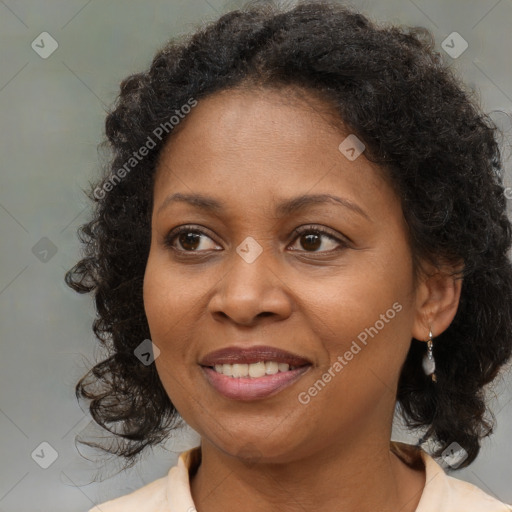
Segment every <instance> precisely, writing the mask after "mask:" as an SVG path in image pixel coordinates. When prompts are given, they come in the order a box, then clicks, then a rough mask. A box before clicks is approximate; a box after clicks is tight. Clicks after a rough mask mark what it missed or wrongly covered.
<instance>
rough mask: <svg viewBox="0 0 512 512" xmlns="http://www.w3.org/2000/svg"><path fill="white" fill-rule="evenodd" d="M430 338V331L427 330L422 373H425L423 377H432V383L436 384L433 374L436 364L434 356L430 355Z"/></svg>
mask: <svg viewBox="0 0 512 512" xmlns="http://www.w3.org/2000/svg"><path fill="white" fill-rule="evenodd" d="M432 337H433V336H432V329H429V332H428V340H427V353H426V354H425V355H424V356H423V371H424V372H425V375H431V376H432V382H437V377H436V374H435V371H436V362H435V360H434V354H433V353H432V345H433V341H432Z"/></svg>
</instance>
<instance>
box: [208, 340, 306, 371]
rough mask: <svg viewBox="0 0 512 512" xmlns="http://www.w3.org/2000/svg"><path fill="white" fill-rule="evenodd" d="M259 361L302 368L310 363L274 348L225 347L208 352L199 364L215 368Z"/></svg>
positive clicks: (295, 355)
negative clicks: (218, 365) (222, 365)
mask: <svg viewBox="0 0 512 512" xmlns="http://www.w3.org/2000/svg"><path fill="white" fill-rule="evenodd" d="M260 361H276V362H278V363H288V364H289V365H290V366H304V365H308V364H311V361H309V360H308V359H305V358H304V357H301V356H299V355H297V354H293V353H292V352H287V351H286V350H281V349H279V348H275V347H268V346H263V345H260V346H254V347H235V346H231V347H226V348H221V349H219V350H215V351H213V352H210V353H208V354H206V356H204V357H203V358H202V359H201V361H200V362H199V364H200V365H201V366H215V365H216V364H251V363H259V362H260Z"/></svg>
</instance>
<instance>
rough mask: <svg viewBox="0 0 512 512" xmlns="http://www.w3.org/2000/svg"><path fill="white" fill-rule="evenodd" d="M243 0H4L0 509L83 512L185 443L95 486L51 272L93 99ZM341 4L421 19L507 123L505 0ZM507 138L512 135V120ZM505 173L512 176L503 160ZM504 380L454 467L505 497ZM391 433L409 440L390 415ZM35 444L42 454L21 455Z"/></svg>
mask: <svg viewBox="0 0 512 512" xmlns="http://www.w3.org/2000/svg"><path fill="white" fill-rule="evenodd" d="M291 3H292V2H290V4H291ZM240 5H242V2H234V1H231V2H228V3H226V2H223V1H222V0H165V1H164V0H146V1H134V0H129V1H128V0H124V1H121V0H103V1H101V0H89V1H87V0H72V1H71V0H67V1H64V0H45V1H44V2H43V1H40V0H0V58H1V64H2V65H1V68H0V69H1V75H0V109H1V116H0V123H1V126H2V128H1V133H2V136H1V138H0V147H1V174H0V229H1V235H2V238H1V239H2V243H1V249H0V254H1V270H0V314H1V335H2V345H1V354H2V357H1V358H0V368H1V370H0V372H1V373H0V376H1V377H0V378H1V383H0V432H1V438H0V461H1V465H2V466H1V470H0V512H18V511H48V510H53V511H54V512H59V511H66V512H73V511H76V512H79V511H86V510H88V509H89V508H91V507H92V506H93V504H95V503H99V502H102V501H105V500H106V499H111V498H114V497H116V496H119V495H122V494H126V493H127V492H129V491H131V490H134V489H136V488H138V487H140V486H142V485H144V484H145V483H148V482H150V481H152V480H154V479H155V478H157V477H160V476H163V475H164V474H165V473H166V471H167V470H168V468H169V467H170V466H171V465H172V464H174V462H175V460H176V456H177V453H179V452H180V451H181V450H183V449H186V448H188V447H190V446H192V445H194V444H195V443H196V442H197V436H196V435H195V433H193V432H191V431H186V432H185V433H184V435H183V436H182V435H178V436H177V437H176V438H175V439H170V440H169V442H168V443H167V444H166V446H165V447H162V449H156V450H154V452H153V453H149V454H148V456H147V457H146V459H145V461H144V462H143V463H141V464H139V465H138V466H136V467H135V468H134V469H133V470H131V471H129V472H128V473H127V474H120V475H117V476H113V477H112V478H110V479H107V480H104V481H103V482H100V481H98V482H94V483H91V480H92V479H93V478H94V477H95V476H97V477H98V478H99V479H101V478H105V477H106V476H108V475H112V474H114V473H115V472H116V470H117V469H118V466H116V463H115V461H112V462H110V463H108V464H106V463H105V461H102V462H101V467H100V469H101V474H96V472H95V469H98V466H96V465H95V463H94V459H93V462H87V461H86V460H85V459H83V458H82V457H80V455H79V454H78V453H77V451H76V448H75V444H74V437H75V435H76V434H77V433H79V432H82V431H85V432H89V430H90V429H91V428H92V427H93V425H92V424H91V423H90V418H89V417H88V416H87V414H86V411H82V410H81V409H80V407H79V405H78V404H77V402H76V400H75V398H74V385H75V383H76V381H77V379H78V378H79V377H80V376H81V375H82V374H83V373H84V372H85V370H86V368H88V367H89V365H90V363H91V362H92V360H93V359H94V357H95V356H98V355H99V354H98V353H97V351H96V350H95V340H94V337H93V335H92V331H91V322H92V320H93V315H94V310H93V305H92V301H91V299H90V298H89V297H87V296H85V297H84V296H79V295H78V294H75V293H74V292H73V291H71V290H70V289H68V288H67V287H66V286H65V284H64V282H63V277H64V272H65V271H66V270H67V269H68V268H70V267H71V266H72V265H73V264H74V263H75V262H76V260H77V258H78V256H79V252H78V251H79V244H78V240H77V238H76V235H75V232H76V228H77V227H78V226H79V225H80V224H82V223H83V222H85V221H86V220H87V215H88V210H87V208H88V203H87V201H86V200H85V197H84V195H83V193H82V191H81V188H82V187H86V186H87V183H88V181H89V180H93V179H94V178H95V177H96V176H97V175H98V172H99V171H98V154H97V145H98V143H99V142H100V141H101V140H102V137H103V123H104V116H105V110H104V109H105V107H106V105H109V104H110V103H111V102H112V101H113V100H114V98H115V95H116V94H117V91H118V85H119V82H120V81H121V80H122V79H123V78H124V77H125V76H126V75H128V74H130V73H133V72H135V71H138V70H141V69H144V68H146V67H147V66H148V65H149V63H150V61H151V59H152V57H153V54H154V53H155V51H156V50H157V49H158V48H159V47H160V46H162V45H163V44H164V42H165V41H166V40H167V39H168V38H170V37H172V36H175V35H177V34H182V33H186V32H189V31H191V30H193V29H194V27H196V26H197V25H198V24H200V23H203V22H205V21H208V20H210V19H213V18H215V17H217V16H218V15H219V14H220V13H221V12H224V11H227V10H230V9H232V8H234V7H237V6H240ZM352 5H355V6H357V7H359V8H361V9H362V10H363V12H365V13H366V14H369V15H370V17H372V18H374V19H376V20H381V21H390V22H394V23H399V24H408V25H421V26H424V27H426V28H428V29H430V30H431V31H432V32H433V33H434V35H435V38H436V42H437V44H436V46H437V48H438V49H439V51H440V52H441V53H443V54H444V55H445V56H446V60H447V61H448V62H451V63H452V64H453V66H454V68H455V69H456V70H457V73H459V74H460V75H461V76H462V77H463V78H464V80H465V81H466V82H467V83H468V84H470V85H471V86H472V87H473V88H474V89H476V90H477V91H478V93H479V95H480V98H481V103H482V106H483V108H484V110H486V111H487V112H492V117H493V119H494V120H495V121H496V122H497V123H498V124H499V125H500V126H502V127H503V128H504V129H507V130H510V126H511V125H510V118H509V117H507V114H506V113H505V112H507V113H509V112H511V107H512V99H511V98H512V80H511V78H512V70H511V64H510V56H511V50H512V31H510V26H511V22H512V0H500V1H498V0H478V1H477V0H451V1H448V2H442V1H440V0H430V1H427V0H414V1H413V0H387V1H377V0H371V1H370V0H368V1H355V2H353V3H352ZM454 31H456V32H458V33H460V34H461V35H462V37H463V38H464V39H465V40H466V41H467V42H468V44H469V47H468V49H467V50H466V51H465V52H464V53H463V54H462V55H461V56H459V57H458V58H456V59H453V58H452V57H449V56H448V55H446V53H444V50H443V49H442V47H441V43H442V42H443V40H445V39H446V38H447V36H448V35H449V34H451V33H452V32H454ZM42 32H48V33H50V34H51V36H52V37H53V38H54V39H55V40H56V41H57V43H58V48H57V50H56V51H55V52H54V53H53V54H52V55H50V56H49V57H48V58H46V59H43V58H41V57H40V56H39V55H38V54H37V53H36V51H34V49H33V48H32V47H31V43H32V41H34V40H36V42H37V41H40V39H36V38H37V37H38V36H39V34H41V33H42ZM39 44H41V43H39ZM45 48H46V50H48V48H49V46H48V42H47V43H46V44H45ZM506 136H507V138H508V143H510V132H509V131H508V132H507V133H506ZM504 142H507V141H504ZM508 153H509V149H508V146H507V148H506V156H507V155H508ZM506 185H508V186H512V176H511V172H510V161H509V160H508V161H507V177H506ZM511 190H512V189H511ZM45 251H46V252H45ZM55 251H56V252H55ZM511 381H512V379H511V376H510V373H509V374H508V375H507V376H505V377H504V378H503V379H500V380H499V381H498V382H497V383H496V386H495V387H494V390H493V393H492V396H494V398H493V400H492V409H493V410H494V412H495V413H496V416H497V420H498V427H497V429H496V432H495V434H494V435H493V436H492V438H491V439H488V440H486V441H485V442H484V445H483V448H482V451H481V454H480V456H479V458H478V459H477V461H476V462H475V463H473V464H472V465H471V466H470V467H469V468H467V469H465V470H462V471H460V472H456V473H455V474H454V476H456V477H457V478H461V479H464V480H467V481H469V482H472V483H474V484H476V485H478V486H479V487H481V488H482V489H483V490H485V491H486V492H488V493H490V494H492V495H495V496H497V497H498V498H499V499H501V500H502V501H505V502H509V503H512V486H511V485H510V484H511V483H512V476H511V470H510V468H511V467H512V464H511V460H512V443H510V437H511V436H510V434H511V433H512V392H511V389H510V388H511V386H510V383H511ZM394 438H395V439H402V440H408V439H409V438H408V437H407V433H405V432H404V431H403V430H402V429H401V428H400V425H399V424H398V423H397V425H396V427H395V433H394ZM42 442H47V443H49V444H50V445H51V446H52V447H53V449H54V450H56V452H57V453H58V457H57V459H56V460H55V462H54V463H53V464H52V465H51V466H50V467H49V468H48V469H42V468H41V467H40V466H39V465H38V464H37V463H36V460H38V461H39V462H44V461H46V462H48V461H49V459H48V457H50V456H51V453H52V452H51V449H49V448H48V447H46V448H45V447H44V446H43V447H42V448H39V449H38V450H36V448H38V447H39V445H40V444H41V443H42ZM41 449H42V450H43V451H42V452H41ZM34 450H36V452H35V453H36V454H37V453H39V458H38V457H37V456H36V455H34V458H33V457H32V456H31V454H32V453H33V452H34ZM82 451H83V452H84V453H87V452H85V450H82Z"/></svg>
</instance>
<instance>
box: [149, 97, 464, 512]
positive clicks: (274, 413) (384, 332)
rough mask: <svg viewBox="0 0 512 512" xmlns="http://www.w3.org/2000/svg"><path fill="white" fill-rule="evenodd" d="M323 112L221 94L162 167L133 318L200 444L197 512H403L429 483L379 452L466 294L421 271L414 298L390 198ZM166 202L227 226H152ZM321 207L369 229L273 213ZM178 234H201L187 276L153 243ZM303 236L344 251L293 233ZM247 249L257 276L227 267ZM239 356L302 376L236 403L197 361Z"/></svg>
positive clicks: (204, 105)
mask: <svg viewBox="0 0 512 512" xmlns="http://www.w3.org/2000/svg"><path fill="white" fill-rule="evenodd" d="M328 110H329V109H328V106H327V105H325V104H323V103H322V102H321V101H320V100H318V99H315V98H314V97H313V96H308V95H307V94H306V95H305V96H304V95H303V96H302V99H301V98H299V97H298V96H297V95H296V94H294V92H293V90H290V91H286V90H282V91H281V92H279V91H268V90H266V91H264V92H263V91H258V90H256V89H254V90H251V89H240V90H236V91H230V92H229V93H228V92H226V91H221V92H217V93H215V94H213V95H211V96H209V97H207V98H205V99H202V100H201V101H200V102H199V104H198V105H197V107H195V108H194V109H193V111H192V112H191V113H190V114H189V115H188V116H187V118H186V119H185V120H184V121H183V122H182V124H181V125H180V127H179V130H178V131H177V132H176V133H174V134H173V136H172V137H171V139H170V140H169V142H168V143H167V145H166V147H165V148H164V150H163V151H162V153H161V155H160V161H159V165H158V168H157V173H156V177H155V183H154V209H153V216H152V241H151V248H150V253H149V258H148V262H147V268H146V274H145V279H144V303H145V310H146V315H147V319H148V322H149V326H150V331H151V336H152V340H153V342H154V343H155V344H156V345H157V346H158V347H159V349H160V351H161V353H160V356H159V357H158V358H157V359H156V360H155V364H156V367H157V371H158V373H159V376H160V378H161V381H162V383H163V385H164V387H165V389H166V391H167V393H168V395H169V397H170V399H171V401H172V402H173V404H174V405H175V407H176V408H177V409H178V411H179V412H180V414H181V416H182V417H183V418H184V419H185V421H186V422H187V423H188V424H189V425H190V426H192V428H194V429H195V430H196V431H197V432H198V433H199V434H200V435H201V439H202V463H201V466H200V467H199V470H198V472H197V473H196V475H194V476H193V478H192V479H191V490H192V497H193V499H194V502H195V504H196V507H197V509H198V510H199V511H201V512H215V511H221V510H222V511H225V510H237V509H238V508H240V509H242V508H243V509H244V510H246V511H249V512H252V511H268V510H280V511H283V510H284V511H286V510H290V511H291V510H323V511H324V512H329V511H335V510H336V511H339V510H343V511H345V512H356V511H357V512H366V511H368V512H369V511H372V512H374V511H375V510H379V512H388V511H394V512H396V511H398V510H400V511H401V512H413V511H414V510H415V509H416V506H417V504H418V502H419V499H420V495H421V493H422V491H423V488H424V486H425V474H424V471H422V470H412V469H411V468H410V467H409V466H407V465H406V464H404V463H403V462H402V461H401V460H400V459H399V458H398V457H396V456H395V455H394V454H392V453H391V452H390V450H389V442H390V437H391V428H392V420H393V412H394V407H395V396H396V389H397V383H398V378H399V375H400V369H401V366H402V364H403V362H404V360H405V357H406V354H407V351H408V349H409V346H410V344H411V338H412V337H414V338H416V339H419V340H426V339H427V338H428V329H429V326H431V327H432V331H433V333H434V336H437V335H439V334H440V333H441V332H443V331H444V330H445V329H446V328H447V327H448V326H449V324H450V323H451V321H452V320H453V317H454V316H455V313H456V310H457V306H458V302H459V297H460V288H461V282H460V280H459V281H454V280H453V279H452V278H450V277H449V276H447V275H445V274H443V273H439V272H438V273H434V272H433V269H432V268H429V267H427V266H426V265H425V270H426V273H424V274H421V276H420V279H419V280H418V281H417V282H415V280H414V278H413V264H412V255H411V249H410V246H409V244H408V242H407V226H406V224H405V220H404V217H403V212H402V209H401V204H400V198H399V197H398V196H397V195H396V193H395V191H394V190H393V188H392V187H391V186H390V184H389V182H388V180H387V179H385V176H384V175H383V173H382V170H381V169H379V168H378V167H377V166H376V165H374V164H372V163H371V162H370V161H368V160H367V159H366V158H365V156H364V153H363V154H362V155H360V156H359V157H358V158H356V159H355V160H354V161H350V160H348V159H347V158H346V157H345V156H344V155H343V154H342V153H341V152H340V150H339V149H338V146H339V144H340V143H341V142H342V141H343V140H344V139H345V137H346V136H347V135H348V134H349V133H350V132H349V131H346V130H345V131H343V130H341V129H340V128H339V127H336V126H334V125H333V123H332V122H330V121H329V116H328V115H327V114H326V113H327V112H328ZM176 192H181V193H201V194H204V195H207V196H211V197H214V198H215V199H217V200H219V201H220V202H222V204H223V211H222V212H219V213H215V214H214V213H212V212H207V211H203V210H201V209H200V208H198V207H196V206H193V205H190V204H187V203H185V202H172V203H169V204H168V205H167V206H166V207H165V208H163V209H161V210H160V208H161V207H162V205H163V204H164V201H165V198H166V197H167V196H169V195H170V194H174V193H176ZM323 193H325V194H333V195H336V196H338V197H342V198H345V199H347V200H349V201H351V202H352V203H355V204H356V205H358V206H359V207H360V208H361V209H362V210H363V211H364V212H365V216H364V215H360V214H358V213H356V212H354V211H353V210H351V209H349V208H347V207H344V206H342V205H337V204H333V203H323V204H317V205H310V206H307V207H305V208H304V209H302V210H300V211H296V212H294V213H291V214H290V215H287V216H283V217H278V216H277V214H276V210H275V207H276V204H278V203H279V202H280V201H282V200H285V199H290V198H293V197H296V196H299V195H302V194H323ZM185 224H192V225H193V226H192V227H193V228H195V229H203V230H204V231H205V232H206V233H205V235H202V238H200V239H199V241H200V243H199V241H196V243H195V245H194V244H190V243H189V245H187V246H186V247H187V248H188V249H189V250H188V253H187V254H188V255H189V256H190V257H189V258H188V259H185V257H183V256H180V254H183V253H185V252H186V249H184V248H183V245H180V242H179V239H178V240H176V239H175V240H174V247H175V248H174V249H173V248H171V247H168V246H166V245H165V244H164V239H165V236H166V235H167V234H168V233H169V232H170V231H171V230H173V229H174V228H176V227H177V226H181V225H185ZM309 225H312V227H315V226H316V227H324V228H326V229H328V230H330V231H331V232H332V234H333V235H334V236H337V237H338V238H339V239H340V240H341V241H343V240H344V239H345V240H346V238H345V237H348V241H347V244H346V245H345V246H343V244H340V242H337V241H335V240H331V239H330V238H329V237H327V236H325V235H321V238H319V239H316V240H315V241H314V242H313V243H312V242H311V239H310V238H308V239H306V238H305V236H304V235H302V236H298V235H296V234H294V230H295V229H296V228H297V227H299V226H309ZM309 234H311V233H310V232H309ZM249 236H250V237H252V238H254V239H255V240H256V241H257V242H258V243H259V244H260V246H261V248H262V253H261V254H260V255H259V256H258V258H257V259H256V260H255V261H254V262H252V263H247V262H246V261H245V260H244V259H242V258H241V257H240V256H239V255H238V253H237V252H236V248H237V246H239V245H240V244H241V243H242V241H243V240H245V238H246V237H249ZM181 241H183V238H182V239H181ZM185 243H186V240H185ZM315 243H316V245H315ZM191 247H192V250H190V249H191ZM194 248H195V251H194V250H193V249H194ZM179 249H181V253H180V251H179ZM396 302H398V303H399V304H400V305H401V306H402V310H401V311H400V312H398V313H397V314H396V316H395V317H394V318H393V319H392V320H390V321H389V322H387V323H385V325H384V327H383V328H382V329H380V330H379V332H378V334H377V335H374V337H373V338H368V343H367V345H366V346H364V347H363V348H362V350H361V351H360V352H359V353H358V354H357V355H355V356H354V358H353V359H352V360H351V361H349V362H348V364H347V365H346V366H344V368H343V371H342V372H340V373H339V374H337V375H336V377H334V378H332V380H331V381H330V382H329V383H328V384H327V385H326V386H325V387H324V388H323V389H322V390H321V392H319V393H318V394H317V395H316V396H314V397H312V398H311V401H310V402H309V403H308V404H307V405H304V404H301V403H300V402H299V401H298V398H297V397H298V395H299V393H301V392H304V391H307V390H308V388H310V387H311V386H313V384H314V383H315V381H317V380H318V379H320V378H321V377H322V375H323V374H324V373H325V372H327V371H328V370H329V368H331V367H332V365H333V363H334V362H335V361H336V360H337V357H338V356H340V355H341V356H343V354H344V353H345V352H346V351H347V350H348V349H349V348H350V346H351V343H352V341H353V340H356V339H357V336H358V334H359V333H361V332H362V331H364V330H365V328H368V327H370V326H374V325H375V323H376V321H377V320H379V318H381V317H380V315H381V314H385V313H386V311H387V310H389V309H390V308H391V307H392V305H393V304H394V303H396ZM414 343H418V342H417V341H414ZM233 345H236V346H241V347H246V346H251V345H271V346H275V347H279V348H281V349H284V350H288V351H291V352H294V353H297V354H299V355H301V356H303V357H306V358H307V359H309V360H311V361H312V362H313V365H312V367H311V368H310V369H309V370H308V372H307V373H305V374H304V375H303V376H302V377H301V378H300V379H299V380H298V381H296V382H295V383H294V384H293V385H292V386H290V387H288V388H286V389H285V390H283V391H281V392H280V393H278V394H276V395H274V396H271V397H268V398H265V399H260V400H256V401H250V402H242V401H237V400H231V399H228V398H225V397H223V396H221V395H220V394H219V393H217V391H215V389H214V388H213V387H212V386H211V385H210V384H209V383H208V381H207V380H206V379H205V377H204V375H203V371H202V370H201V367H200V366H199V365H198V361H199V360H200V359H201V358H202V357H204V356H205V355H206V354H207V353H209V352H211V351H213V350H217V349H220V348H224V347H228V346H233ZM425 350H426V344H425ZM418 371H419V372H421V371H423V370H422V369H421V368H418Z"/></svg>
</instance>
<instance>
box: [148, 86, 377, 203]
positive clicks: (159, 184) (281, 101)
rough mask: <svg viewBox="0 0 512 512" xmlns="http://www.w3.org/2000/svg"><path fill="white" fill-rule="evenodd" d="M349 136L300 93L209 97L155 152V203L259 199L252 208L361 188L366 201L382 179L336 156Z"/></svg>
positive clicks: (373, 169) (366, 166) (368, 167)
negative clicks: (274, 197) (277, 198)
mask: <svg viewBox="0 0 512 512" xmlns="http://www.w3.org/2000/svg"><path fill="white" fill-rule="evenodd" d="M349 135H351V134H350V133H349V132H348V131H347V130H346V129H345V128H344V126H343V124H342V122H341V119H340V118H339V117H338V116H337V114H335V112H334V111H333V105H332V104H330V103H328V102H326V103H323V102H322V101H321V100H319V99H318V98H317V97H315V96H314V95H309V94H308V93H306V92H304V91H297V90H290V89H283V90H258V89H249V90H247V89H241V90H227V91H221V92H218V93H215V94H212V95H211V96H208V97H206V98H204V99H201V100H200V101H199V102H198V105H197V106H196V107H195V108H194V109H193V110H192V112H191V113H190V114H188V116H187V117H186V118H185V119H184V120H183V121H182V124H181V125H180V127H179V130H178V131H177V132H176V133H174V134H172V136H171V137H170V138H169V140H168V141H167V144H166V146H165V147H164V149H163V150H162V152H161V155H160V159H159V163H158V168H157V177H156V181H155V202H156V203H157V202H158V200H160V199H161V198H160V197H158V196H160V195H162V194H163V193H168V192H169V191H170V190H171V189H177V190H178V191H184V192H191V191H198V189H201V191H204V192H208V191H211V190H215V191H218V192H219V193H222V194H223V195H229V194H231V195H232V197H233V198H236V197H241V196H244V199H246V198H247V197H248V196H249V192H252V193H253V194H252V195H253V196H256V195H258V192H261V194H260V195H259V198H258V199H259V200H260V201H261V198H262V197H263V196H264V195H265V191H266V194H267V195H269V194H270V193H271V192H272V191H274V192H275V191H276V190H279V191H280V192H283V193H284V195H291V194H294V193H296V192H299V191H300V192H303V193H304V192H306V191H308V190H311V189H314V190H311V191H312V192H313V193H327V192H330V191H331V190H332V189H333V188H335V189H336V188H338V189H340V186H341V188H343V189H344V191H345V192H347V193H350V194H353V195H357V193H358V191H361V189H362V188H364V189H366V193H367V195H368V194H369V193H372V190H376V189H378V188H382V186H383V175H382V174H383V173H382V170H381V169H379V168H377V166H375V165H373V164H372V163H371V162H369V161H368V160H367V159H366V158H365V157H364V154H361V155H360V156H359V157H358V158H356V159H355V160H352V161H351V160H349V159H348V158H347V157H346V156H344V154H343V153H342V152H341V151H340V149H339V147H340V144H341V143H342V142H343V141H345V140H346V139H347V137H348V136H349ZM352 136H353V135H352ZM287 193H288V194H287ZM246 196H247V197H246Z"/></svg>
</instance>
